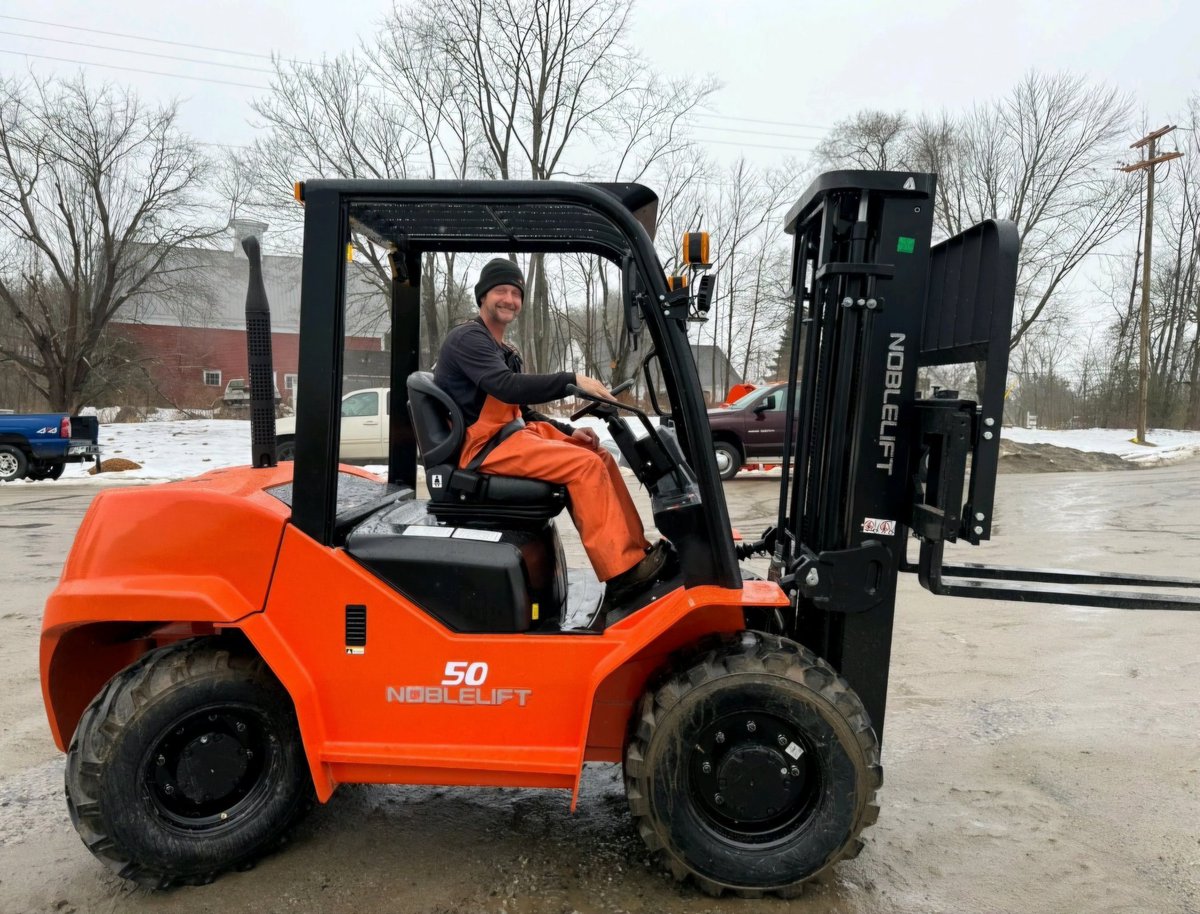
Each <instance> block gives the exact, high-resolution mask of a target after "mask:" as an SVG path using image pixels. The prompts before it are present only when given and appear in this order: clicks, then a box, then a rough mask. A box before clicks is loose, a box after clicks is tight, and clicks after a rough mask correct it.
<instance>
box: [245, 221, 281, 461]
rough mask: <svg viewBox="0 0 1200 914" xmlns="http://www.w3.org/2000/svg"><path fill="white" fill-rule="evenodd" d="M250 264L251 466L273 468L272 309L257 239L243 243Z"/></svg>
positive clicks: (247, 350)
mask: <svg viewBox="0 0 1200 914" xmlns="http://www.w3.org/2000/svg"><path fill="white" fill-rule="evenodd" d="M242 250H243V251H245V252H246V258H247V259H248V260H249V261H250V282H249V285H248V286H247V288H246V357H247V361H248V362H249V365H250V464H251V466H253V467H254V468H255V469H261V468H262V467H273V466H275V464H276V463H277V462H278V461H277V458H276V455H275V368H274V365H273V363H272V359H271V309H270V306H269V305H268V304H267V287H266V285H265V284H264V283H263V271H262V251H261V249H260V248H259V244H258V239H257V238H255V237H253V236H251V237H249V238H244V239H242Z"/></svg>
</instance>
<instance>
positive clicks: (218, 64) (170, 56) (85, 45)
mask: <svg viewBox="0 0 1200 914" xmlns="http://www.w3.org/2000/svg"><path fill="white" fill-rule="evenodd" d="M0 18H4V17H0ZM0 35H9V36H11V37H13V38H31V39H33V40H34V41H49V42H51V43H53V44H70V45H74V46H76V47H80V48H92V49H93V50H97V51H116V52H117V53H119V54H140V55H141V56H143V57H159V58H162V59H164V60H177V61H180V62H182V63H198V64H201V65H203V66H206V67H228V68H230V69H233V70H249V71H251V72H252V73H266V74H268V75H270V74H273V73H274V72H275V71H274V70H268V69H266V68H265V67H248V66H246V65H244V64H240V63H222V62H221V61H219V60H201V59H199V58H197V57H180V56H178V55H177V54H157V53H155V52H154V51H137V50H134V49H133V48H116V47H113V46H112V45H108V44H92V43H91V42H87V41H71V40H70V39H68V38H46V37H43V36H42V35H24V34H22V33H21V32H6V31H4V30H2V29H0Z"/></svg>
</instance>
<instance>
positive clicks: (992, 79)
mask: <svg viewBox="0 0 1200 914" xmlns="http://www.w3.org/2000/svg"><path fill="white" fill-rule="evenodd" d="M389 9H390V4H389V3H388V2H377V0H360V2H358V3H354V4H346V3H339V4H333V3H330V2H328V0H321V2H318V0H290V2H288V3H286V4H285V3H282V2H266V0H237V2H233V0H209V2H186V0H177V2H174V3H162V2H160V0H154V2H148V0H145V2H144V0H112V2H108V3H104V4H98V3H95V2H94V0H87V2H84V0H50V2H46V3H42V4H37V5H21V6H18V5H17V4H0V52H3V53H0V72H4V73H6V74H12V73H22V72H25V71H26V70H27V69H28V68H29V67H31V66H32V67H34V68H36V69H37V70H38V71H39V72H52V71H54V72H69V71H74V70H78V69H79V67H80V63H79V62H87V66H86V67H85V71H86V72H87V73H88V74H89V77H91V78H97V79H111V80H114V81H118V82H122V83H127V84H130V85H133V86H135V87H136V88H137V89H138V91H139V92H140V93H141V94H142V95H143V96H144V97H145V98H147V99H162V100H166V99H169V98H171V97H178V98H179V99H181V100H182V101H183V107H182V119H183V124H184V126H185V127H186V128H187V129H188V130H190V131H191V132H192V133H193V134H194V135H195V136H196V137H197V139H200V140H203V141H206V142H211V143H224V144H232V145H240V144H245V143H247V142H249V141H250V139H251V138H252V136H253V132H252V128H251V126H250V123H249V121H250V119H251V118H252V117H253V114H252V112H251V111H250V107H249V101H250V99H251V98H252V97H253V96H254V95H255V94H256V89H254V88H248V87H253V86H260V87H265V86H266V85H267V82H268V74H267V73H265V72H258V71H259V70H262V69H268V68H269V66H270V62H269V60H267V59H266V57H267V56H268V55H270V54H271V53H272V52H276V53H279V54H281V55H283V56H285V57H295V58H300V59H319V58H320V57H321V56H322V55H331V54H336V53H338V52H341V51H345V50H349V49H351V48H353V47H355V46H356V44H357V43H358V41H359V39H360V38H361V37H363V36H367V35H369V34H370V33H371V32H372V30H373V29H374V28H375V26H376V23H377V22H378V21H379V20H380V18H382V17H383V16H384V15H385V14H386V12H387V11H388V10H389ZM18 16H20V17H21V18H17V17H18ZM31 20H37V21H31ZM68 26H74V27H75V28H68ZM84 29H91V30H100V31H104V32H117V33H121V35H123V36H131V37H119V36H117V35H112V34H99V33H98V31H85V30H84ZM632 34H633V41H634V43H635V44H636V45H637V46H638V47H640V48H641V49H642V50H643V51H644V52H645V53H646V54H647V56H648V57H650V58H651V59H653V60H655V61H657V63H658V65H659V67H660V68H661V69H662V70H664V71H665V72H666V73H668V74H670V75H682V74H685V73H688V72H702V73H712V74H714V75H716V77H717V78H718V79H719V80H721V82H722V83H723V84H724V88H723V89H722V90H721V92H720V93H719V94H718V95H717V97H716V99H715V111H714V112H712V113H710V114H707V115H704V116H702V117H698V118H697V119H696V126H697V128H698V130H697V133H698V135H699V136H701V137H703V138H704V139H705V140H706V141H707V142H709V143H710V144H711V147H710V148H711V150H712V152H713V153H714V154H717V155H718V156H719V157H720V158H722V159H727V158H730V157H732V156H733V155H736V154H737V153H738V152H739V151H744V152H745V154H746V155H747V157H749V158H750V159H751V160H752V161H754V162H759V163H762V164H768V163H774V162H777V161H779V160H780V159H781V158H783V157H785V156H787V155H788V154H789V153H798V154H801V155H803V154H804V153H806V152H807V151H808V150H810V149H811V148H812V146H813V145H814V142H815V140H816V139H817V138H819V136H820V134H821V133H822V131H823V130H824V129H826V128H828V127H829V126H830V125H831V124H833V123H834V122H835V121H836V120H838V119H839V118H841V117H844V116H846V115H847V114H849V113H851V112H853V111H855V110H857V109H859V108H863V107H868V106H869V107H875V108H882V109H888V110H895V109H905V110H908V111H918V110H928V111H936V110H938V109H941V108H947V109H952V110H954V109H962V108H964V107H966V106H969V105H970V104H972V103H973V102H975V101H983V100H987V99H989V98H994V97H996V96H1000V95H1003V94H1005V93H1006V92H1007V91H1008V90H1009V89H1010V88H1011V87H1012V86H1013V85H1014V83H1015V82H1016V81H1017V80H1018V79H1019V78H1020V76H1021V75H1022V74H1023V73H1024V72H1026V71H1027V70H1029V69H1039V70H1057V69H1069V70H1072V71H1075V72H1082V73H1085V74H1087V75H1088V76H1089V77H1091V78H1093V79H1095V80H1099V81H1106V82H1108V83H1111V84H1113V85H1116V86H1118V87H1119V88H1121V89H1123V90H1125V91H1128V92H1130V93H1132V94H1133V95H1134V97H1135V98H1136V100H1137V102H1138V104H1139V106H1141V107H1142V108H1144V110H1145V111H1146V119H1147V121H1148V122H1149V123H1150V124H1151V125H1152V126H1157V125H1159V124H1162V123H1166V122H1167V121H1168V120H1170V119H1171V118H1172V117H1173V116H1175V115H1176V114H1177V113H1178V112H1180V111H1181V110H1182V109H1183V104H1184V101H1185V100H1186V99H1187V97H1188V96H1189V95H1190V94H1192V93H1195V92H1200V53H1197V52H1198V51H1200V3H1196V2H1194V0H1192V2H1182V0H1179V2H1176V0H1140V2H1136V3H1130V2H1128V0H1120V2H1114V0H1099V2H1082V0H1058V2H1046V0H1007V2H1003V3H999V2H990V3H970V2H965V0H936V2H915V3H897V2H895V0H888V2H884V0H867V2H858V3H830V2H828V0H824V2H820V3H814V2H797V0H742V2H740V3H731V2H729V0H642V2H641V3H640V4H639V5H638V7H637V10H636V15H635V20H634V23H633V33H632ZM21 36H40V37H21ZM139 39H155V41H146V40H139ZM168 42H180V43H182V44H169V43H168ZM184 45H201V46H204V47H203V48H198V47H186V46H184ZM109 49H115V50H109ZM13 52H18V53H13ZM35 54H36V55H41V56H40V57H33V56H24V55H35ZM154 55H159V56H154ZM255 55H259V56H255ZM46 58H57V59H56V60H51V59H46ZM193 61H196V62H193ZM99 64H108V65H112V66H118V67H125V68H131V69H115V68H112V66H110V67H102V66H99ZM217 64H225V65H226V66H218V65H217ZM134 70H147V71H156V73H154V74H152V73H145V72H134ZM162 74H182V75H184V76H193V77H203V78H204V79H207V80H224V81H227V82H233V83H242V84H244V85H242V86H235V85H225V84H221V83H218V82H205V81H201V80H198V79H188V78H182V77H181V76H180V75H174V76H173V75H162ZM1132 139H1134V137H1131V140H1132Z"/></svg>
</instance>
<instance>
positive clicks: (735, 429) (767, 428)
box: [708, 384, 787, 479]
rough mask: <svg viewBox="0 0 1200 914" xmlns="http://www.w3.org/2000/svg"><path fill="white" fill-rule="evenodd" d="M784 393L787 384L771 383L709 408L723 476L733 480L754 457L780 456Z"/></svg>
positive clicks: (719, 467)
mask: <svg viewBox="0 0 1200 914" xmlns="http://www.w3.org/2000/svg"><path fill="white" fill-rule="evenodd" d="M786 394H787V385H786V384H771V385H769V386H767V387H759V388H756V389H755V390H752V391H750V392H749V393H748V394H744V395H743V396H742V397H741V398H739V399H737V400H735V401H734V402H733V403H731V404H729V405H728V406H722V407H720V408H717V409H710V410H709V411H708V424H709V427H710V428H711V429H712V439H713V450H714V451H715V452H716V456H717V470H718V471H719V472H720V474H721V478H722V479H733V477H734V476H736V475H737V472H738V470H740V469H741V468H742V467H743V466H744V465H745V464H747V463H752V462H755V461H756V460H757V459H761V458H775V459H776V460H779V459H782V457H783V420H784V409H783V403H784V399H785V395H786Z"/></svg>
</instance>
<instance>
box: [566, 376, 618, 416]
mask: <svg viewBox="0 0 1200 914" xmlns="http://www.w3.org/2000/svg"><path fill="white" fill-rule="evenodd" d="M631 387H633V378H630V379H629V380H628V381H626V382H625V383H623V384H618V385H617V386H616V387H614V388H613V389H612V390H611V391H609V392H610V393H611V394H612V395H613V396H614V397H615V396H616V395H617V394H619V393H624V392H625V391H627V390H629V388H631ZM567 393H569V394H571V396H573V397H578V398H579V399H580V400H589V401H591V402H589V403H588V404H587V405H586V406H584V407H583V408H582V409H579V410H576V411H575V412H574V413H572V414H571V421H572V422H577V421H578V420H580V419H582V418H583V417H584V416H587V415H591V414H592V413H594V412H595V411H596V410H597V408H599V407H601V406H604V405H606V404H607V403H608V402H609V401H608V400H602V399H600V398H599V397H593V396H592V395H591V394H589V393H585V392H584V391H583V389H582V388H579V387H576V386H575V385H574V384H568V385H567Z"/></svg>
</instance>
